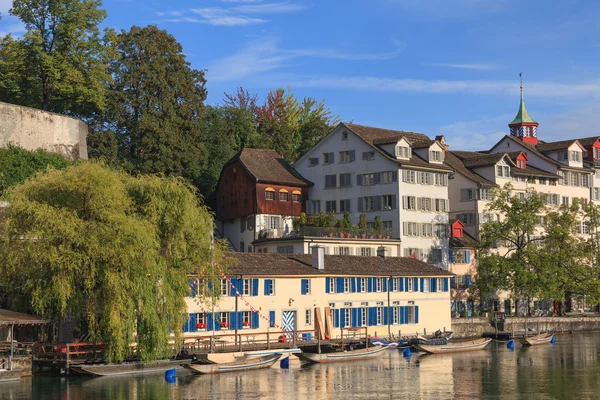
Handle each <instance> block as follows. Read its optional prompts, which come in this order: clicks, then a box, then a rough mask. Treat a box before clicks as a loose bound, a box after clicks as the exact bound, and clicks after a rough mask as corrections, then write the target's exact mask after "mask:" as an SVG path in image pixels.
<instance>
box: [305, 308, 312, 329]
mask: <svg viewBox="0 0 600 400" xmlns="http://www.w3.org/2000/svg"><path fill="white" fill-rule="evenodd" d="M304 324H305V325H312V310H311V309H310V308H307V309H306V310H304Z"/></svg>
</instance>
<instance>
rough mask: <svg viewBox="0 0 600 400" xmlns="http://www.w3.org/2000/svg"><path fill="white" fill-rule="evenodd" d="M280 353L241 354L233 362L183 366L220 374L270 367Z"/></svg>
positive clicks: (200, 372) (198, 372) (202, 372)
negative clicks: (262, 354) (263, 354)
mask: <svg viewBox="0 0 600 400" xmlns="http://www.w3.org/2000/svg"><path fill="white" fill-rule="evenodd" d="M280 357H281V354H270V355H267V356H243V357H237V358H236V360H235V361H234V362H230V363H222V364H216V363H214V364H187V365H184V367H185V368H187V369H189V370H190V371H192V372H194V373H197V374H221V373H224V372H234V371H249V370H253V369H262V368H270V367H271V366H272V365H273V364H275V362H277V360H279V358H280Z"/></svg>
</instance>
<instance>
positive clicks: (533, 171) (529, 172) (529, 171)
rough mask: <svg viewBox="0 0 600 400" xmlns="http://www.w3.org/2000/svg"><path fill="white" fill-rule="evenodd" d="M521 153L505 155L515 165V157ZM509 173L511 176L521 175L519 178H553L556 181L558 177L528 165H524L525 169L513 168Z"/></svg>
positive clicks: (515, 152)
mask: <svg viewBox="0 0 600 400" xmlns="http://www.w3.org/2000/svg"><path fill="white" fill-rule="evenodd" d="M521 153H523V152H522V151H513V152H511V153H507V154H508V156H509V157H510V159H511V160H512V162H513V163H514V164H515V165H516V164H517V157H518V156H519V155H520V154H521ZM510 173H511V174H512V175H521V176H535V177H542V178H555V179H558V178H560V176H558V175H556V174H553V173H552V172H548V171H544V170H543V169H539V168H536V167H532V166H531V165H530V164H529V163H526V164H525V168H513V169H511V171H510Z"/></svg>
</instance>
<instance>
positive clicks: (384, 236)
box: [383, 229, 392, 239]
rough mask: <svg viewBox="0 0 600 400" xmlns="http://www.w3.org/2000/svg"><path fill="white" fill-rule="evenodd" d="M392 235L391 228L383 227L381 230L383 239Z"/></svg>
mask: <svg viewBox="0 0 600 400" xmlns="http://www.w3.org/2000/svg"><path fill="white" fill-rule="evenodd" d="M391 236H392V230H391V229H384V230H383V238H384V239H389V238H390V237H391Z"/></svg>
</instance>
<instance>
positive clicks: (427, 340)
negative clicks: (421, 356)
mask: <svg viewBox="0 0 600 400" xmlns="http://www.w3.org/2000/svg"><path fill="white" fill-rule="evenodd" d="M453 334H454V332H452V331H448V332H442V331H437V332H435V333H434V334H433V335H427V336H417V337H413V338H410V339H408V345H409V346H414V347H417V346H418V345H421V344H429V345H439V344H446V343H448V341H449V340H450V339H451V338H452V335H453Z"/></svg>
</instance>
